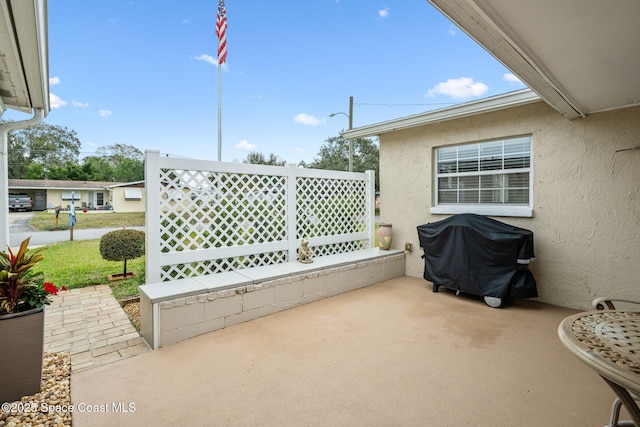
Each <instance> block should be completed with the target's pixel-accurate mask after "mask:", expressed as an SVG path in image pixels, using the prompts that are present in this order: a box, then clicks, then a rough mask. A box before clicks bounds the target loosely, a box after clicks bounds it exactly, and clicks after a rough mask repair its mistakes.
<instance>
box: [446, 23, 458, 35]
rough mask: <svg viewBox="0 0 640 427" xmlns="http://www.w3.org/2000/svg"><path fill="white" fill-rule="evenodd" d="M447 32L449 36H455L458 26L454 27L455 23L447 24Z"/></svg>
mask: <svg viewBox="0 0 640 427" xmlns="http://www.w3.org/2000/svg"><path fill="white" fill-rule="evenodd" d="M447 33H449V35H450V36H457V35H458V27H456V26H455V25H449V30H448V31H447Z"/></svg>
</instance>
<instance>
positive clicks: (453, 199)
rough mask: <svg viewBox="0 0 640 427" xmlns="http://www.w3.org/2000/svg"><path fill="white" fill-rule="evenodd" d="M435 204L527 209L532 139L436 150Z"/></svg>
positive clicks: (494, 141) (526, 138) (529, 190)
mask: <svg viewBox="0 0 640 427" xmlns="http://www.w3.org/2000/svg"><path fill="white" fill-rule="evenodd" d="M436 158H437V159H438V160H437V169H436V181H435V182H436V194H437V196H438V197H437V205H439V204H460V205H467V204H468V205H497V204H500V205H516V206H529V204H530V200H531V194H530V193H531V188H530V185H529V182H530V174H531V137H530V136H522V137H516V138H508V139H499V140H493V141H486V142H477V143H471V144H464V145H458V146H452V147H451V146H449V147H442V148H439V149H437V155H436Z"/></svg>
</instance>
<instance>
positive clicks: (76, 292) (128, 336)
mask: <svg viewBox="0 0 640 427" xmlns="http://www.w3.org/2000/svg"><path fill="white" fill-rule="evenodd" d="M44 334H45V337H44V351H46V352H68V353H70V354H71V369H72V371H79V370H82V369H87V368H91V367H94V366H99V365H104V364H105V363H111V362H114V361H116V360H120V359H123V358H126V357H131V356H135V355H136V354H140V353H144V352H146V351H149V347H148V346H147V344H146V343H145V342H144V340H143V339H142V337H141V336H140V334H139V333H138V332H137V331H136V328H134V327H133V325H132V324H131V322H130V320H129V317H127V315H126V313H125V312H124V311H123V310H122V307H120V304H119V303H118V301H116V299H115V298H114V296H113V294H112V293H111V289H110V288H109V286H107V285H99V286H89V287H86V288H80V289H71V290H68V291H62V292H59V293H58V295H57V296H54V297H52V299H51V305H49V306H47V308H46V309H45V330H44Z"/></svg>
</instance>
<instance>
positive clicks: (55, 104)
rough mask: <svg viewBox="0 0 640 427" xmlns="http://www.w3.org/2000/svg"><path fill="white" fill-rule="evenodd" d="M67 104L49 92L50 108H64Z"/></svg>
mask: <svg viewBox="0 0 640 427" xmlns="http://www.w3.org/2000/svg"><path fill="white" fill-rule="evenodd" d="M67 104H68V102H67V101H65V100H63V99H62V98H60V97H59V96H58V95H54V94H53V93H51V92H49V105H50V106H51V108H60V107H64V106H65V105H67Z"/></svg>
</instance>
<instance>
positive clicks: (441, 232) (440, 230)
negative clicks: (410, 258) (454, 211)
mask: <svg viewBox="0 0 640 427" xmlns="http://www.w3.org/2000/svg"><path fill="white" fill-rule="evenodd" d="M418 238H419V239H420V246H421V247H422V249H423V250H424V255H423V258H424V278H425V279H426V280H428V281H430V282H432V283H433V284H434V290H437V286H445V287H447V288H449V289H455V290H458V291H461V292H467V293H470V294H474V295H480V296H488V297H496V298H507V297H512V298H533V297H537V296H538V291H537V288H536V281H535V279H534V278H533V274H531V272H530V271H529V268H528V262H529V260H531V259H533V257H534V253H533V232H532V231H529V230H525V229H524V228H518V227H514V226H511V225H509V224H505V223H502V222H500V221H496V220H494V219H491V218H487V217H485V216H481V215H475V214H461V215H455V216H452V217H449V218H447V219H444V220H442V221H438V222H433V223H430V224H425V225H420V226H418Z"/></svg>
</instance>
